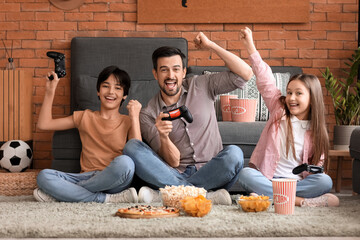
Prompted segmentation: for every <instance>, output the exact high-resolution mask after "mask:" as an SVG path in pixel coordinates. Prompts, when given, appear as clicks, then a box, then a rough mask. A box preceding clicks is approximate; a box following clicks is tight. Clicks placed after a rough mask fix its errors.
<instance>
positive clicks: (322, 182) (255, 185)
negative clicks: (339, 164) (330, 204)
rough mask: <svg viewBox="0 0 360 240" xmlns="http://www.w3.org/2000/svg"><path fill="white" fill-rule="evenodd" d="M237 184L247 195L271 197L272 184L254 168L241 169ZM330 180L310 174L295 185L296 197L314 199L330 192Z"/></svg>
mask: <svg viewBox="0 0 360 240" xmlns="http://www.w3.org/2000/svg"><path fill="white" fill-rule="evenodd" d="M239 183H240V185H241V186H242V187H243V188H244V189H245V191H247V192H249V193H252V192H254V193H257V194H264V195H265V196H270V197H272V196H273V190H272V182H271V181H270V180H269V179H267V178H266V177H265V176H264V175H263V174H262V173H261V172H260V171H258V170H256V169H254V168H249V167H246V168H243V169H242V170H241V171H240V173H239ZM331 188H332V180H331V178H330V177H329V175H326V174H325V173H318V174H310V175H308V176H307V177H306V178H304V179H302V180H300V181H298V182H297V184H296V196H297V197H303V198H314V197H318V196H321V195H323V194H325V193H328V192H330V191H331Z"/></svg>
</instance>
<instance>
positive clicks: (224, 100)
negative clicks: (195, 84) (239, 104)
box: [220, 95, 237, 121]
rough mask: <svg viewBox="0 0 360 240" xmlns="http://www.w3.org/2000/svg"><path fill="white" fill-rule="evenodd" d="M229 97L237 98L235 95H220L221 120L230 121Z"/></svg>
mask: <svg viewBox="0 0 360 240" xmlns="http://www.w3.org/2000/svg"><path fill="white" fill-rule="evenodd" d="M231 98H237V95H221V96H220V105H221V114H222V120H223V121H231V107H230V99H231Z"/></svg>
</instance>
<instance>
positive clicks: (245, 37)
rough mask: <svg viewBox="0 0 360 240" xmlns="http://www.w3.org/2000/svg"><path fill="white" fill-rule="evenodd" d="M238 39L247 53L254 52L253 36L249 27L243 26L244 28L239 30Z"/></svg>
mask: <svg viewBox="0 0 360 240" xmlns="http://www.w3.org/2000/svg"><path fill="white" fill-rule="evenodd" d="M240 40H241V41H242V43H243V44H244V46H245V48H246V50H247V51H248V53H249V55H251V54H252V53H254V52H256V48H255V44H254V41H253V36H252V31H251V30H250V28H248V27H245V28H244V29H241V30H240Z"/></svg>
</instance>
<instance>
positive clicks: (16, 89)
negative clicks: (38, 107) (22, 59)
mask: <svg viewBox="0 0 360 240" xmlns="http://www.w3.org/2000/svg"><path fill="white" fill-rule="evenodd" d="M0 89H1V90H0V103H1V104H0V141H1V142H6V141H9V140H14V139H20V140H23V141H29V140H32V109H31V107H32V101H31V99H32V76H31V73H30V72H26V71H22V70H1V71H0Z"/></svg>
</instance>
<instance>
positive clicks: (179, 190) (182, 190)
mask: <svg viewBox="0 0 360 240" xmlns="http://www.w3.org/2000/svg"><path fill="white" fill-rule="evenodd" d="M160 194H161V199H162V202H163V205H164V206H167V207H175V208H179V209H181V202H180V201H181V200H182V199H184V198H185V197H197V196H199V195H202V196H204V197H205V196H206V190H205V189H204V188H198V187H194V186H183V185H181V186H165V187H164V188H160Z"/></svg>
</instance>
